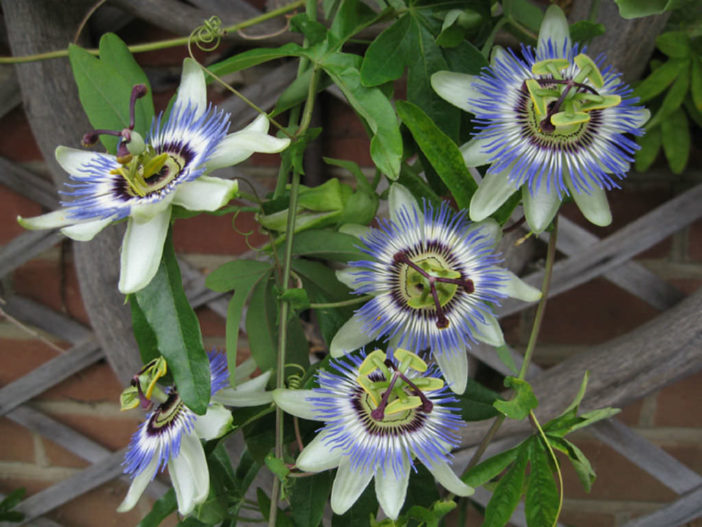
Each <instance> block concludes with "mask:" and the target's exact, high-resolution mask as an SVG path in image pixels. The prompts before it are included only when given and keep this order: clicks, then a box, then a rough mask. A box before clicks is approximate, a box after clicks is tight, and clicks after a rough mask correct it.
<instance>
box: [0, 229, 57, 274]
mask: <svg viewBox="0 0 702 527" xmlns="http://www.w3.org/2000/svg"><path fill="white" fill-rule="evenodd" d="M63 239H64V236H63V235H62V234H61V233H60V232H59V231H53V230H51V231H28V232H25V233H22V234H20V235H19V236H16V237H15V238H13V239H12V240H11V241H10V242H9V243H7V244H6V245H5V246H4V247H2V249H0V276H5V275H7V274H9V273H11V272H12V271H14V270H15V269H17V268H18V267H20V266H21V265H23V264H25V263H26V262H28V261H29V260H32V259H33V258H35V257H37V256H39V255H40V254H41V253H43V252H44V251H46V250H47V249H49V248H51V247H53V246H54V245H56V244H57V243H58V242H60V241H61V240H63Z"/></svg>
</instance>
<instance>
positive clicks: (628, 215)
mask: <svg viewBox="0 0 702 527" xmlns="http://www.w3.org/2000/svg"><path fill="white" fill-rule="evenodd" d="M671 197H672V195H671V194H670V192H669V191H666V190H663V191H661V190H646V191H641V190H639V191H635V192H634V191H632V190H629V189H623V190H613V191H610V192H608V193H607V199H608V200H609V205H610V208H611V209H612V224H611V225H609V226H607V227H597V226H595V225H593V224H591V223H590V222H588V221H587V220H586V219H585V218H584V216H583V215H582V213H581V212H580V211H579V210H578V207H577V205H575V203H573V202H570V203H568V204H566V205H565V206H564V207H563V208H562V209H561V210H562V211H563V214H564V215H565V216H567V217H568V218H569V219H570V220H572V221H574V222H575V223H577V224H579V225H580V226H581V227H584V228H586V229H587V230H589V231H590V232H592V233H593V234H596V235H597V236H599V237H600V238H604V237H606V236H609V235H610V234H613V233H614V232H616V231H618V230H619V229H621V228H622V227H623V226H625V225H627V224H628V223H631V222H632V221H634V220H636V219H638V218H640V217H641V216H644V215H645V214H646V213H647V212H649V211H651V210H653V209H655V208H656V207H658V206H659V205H662V204H663V203H665V202H666V201H668V200H669V199H670V198H671ZM671 244H672V241H671V239H670V238H666V239H665V240H663V241H661V242H660V243H658V244H656V245H654V246H653V247H651V248H649V249H647V250H645V251H643V252H641V253H640V254H638V255H637V258H666V257H668V256H669V255H670V248H671Z"/></svg>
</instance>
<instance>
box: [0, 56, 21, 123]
mask: <svg viewBox="0 0 702 527" xmlns="http://www.w3.org/2000/svg"><path fill="white" fill-rule="evenodd" d="M20 102H22V96H21V95H20V87H19V84H18V83H17V77H15V70H14V69H13V68H12V67H11V66H2V67H0V117H3V116H4V115H5V114H7V113H8V112H9V111H10V110H12V109H13V108H14V107H15V106H17V105H18V104H19V103H20Z"/></svg>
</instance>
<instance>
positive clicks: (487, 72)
mask: <svg viewBox="0 0 702 527" xmlns="http://www.w3.org/2000/svg"><path fill="white" fill-rule="evenodd" d="M585 51H586V49H585V47H579V46H578V45H572V43H571V40H570V35H569V29H568V22H567V21H566V19H565V16H564V15H563V12H562V11H561V10H560V8H558V7H557V6H551V7H549V8H548V10H547V11H546V15H545V17H544V20H543V23H542V24H541V29H540V31H539V39H538V43H537V46H536V50H534V49H532V48H530V47H528V46H524V47H522V57H521V58H520V57H518V56H517V55H516V54H515V53H514V52H512V51H504V50H501V49H499V48H496V50H495V52H494V54H493V57H492V62H491V65H490V67H488V68H485V69H483V72H482V73H481V74H480V75H478V76H475V75H466V74H461V73H452V72H448V71H442V72H437V73H435V74H434V75H433V76H432V79H431V82H432V86H433V87H434V90H435V91H436V92H437V93H438V94H439V95H440V96H441V97H443V98H444V99H446V100H447V101H448V102H450V103H452V104H454V105H455V106H458V107H459V108H461V109H463V110H465V111H467V112H470V113H472V114H474V115H475V124H476V129H477V130H478V132H477V133H476V134H475V136H474V137H473V139H472V140H471V141H469V142H468V143H466V144H465V145H463V146H462V147H461V150H462V153H463V157H464V159H465V161H466V164H467V165H468V166H473V167H475V166H481V165H487V164H489V165H490V166H489V168H488V169H487V173H486V174H485V178H484V179H483V181H482V182H481V184H480V186H479V188H478V190H477V192H476V193H475V194H474V195H473V198H472V200H471V203H470V217H471V219H473V220H474V221H481V220H483V219H485V218H487V217H488V216H489V215H491V214H492V213H493V212H494V211H496V210H497V209H498V208H499V207H500V206H501V205H502V204H503V203H504V202H505V201H506V200H507V198H509V197H510V196H511V195H512V194H513V193H514V192H515V191H517V190H518V189H520V188H521V190H522V198H523V201H524V213H525V216H526V220H527V223H528V224H529V226H530V227H531V229H532V230H533V231H534V232H537V233H538V232H541V231H543V230H544V229H545V228H546V227H547V226H548V225H549V224H550V223H551V220H552V219H553V217H554V216H555V214H556V212H557V211H558V208H559V207H560V204H561V201H562V200H563V199H564V198H565V197H566V196H568V195H570V196H572V197H573V199H574V200H575V203H576V204H577V205H578V207H579V208H580V210H581V212H582V213H583V215H584V216H585V217H586V218H587V219H588V220H589V221H591V222H592V223H594V224H596V225H608V224H609V223H611V221H612V215H611V212H610V210H609V204H608V202H607V196H606V194H605V190H610V189H612V188H615V187H619V185H618V181H619V180H621V179H622V178H624V177H625V176H626V173H627V172H628V170H629V168H630V165H631V163H632V161H633V154H634V152H635V151H636V150H637V149H638V146H637V145H636V143H635V142H634V140H633V137H632V136H638V135H642V134H643V130H642V129H641V127H642V126H643V124H644V123H645V122H646V121H647V120H648V118H649V117H650V113H649V112H648V110H646V109H645V108H643V107H641V106H636V102H637V99H635V98H632V97H631V89H630V88H629V86H627V85H626V84H625V83H623V82H622V81H621V80H620V79H619V75H618V74H617V73H615V71H614V70H613V69H612V68H611V67H610V66H607V67H604V68H603V59H602V58H598V59H596V60H592V59H591V58H590V57H588V56H587V55H586V54H585Z"/></svg>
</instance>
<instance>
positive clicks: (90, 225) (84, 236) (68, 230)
mask: <svg viewBox="0 0 702 527" xmlns="http://www.w3.org/2000/svg"><path fill="white" fill-rule="evenodd" d="M110 223H112V219H111V218H107V219H106V220H95V221H86V222H84V223H76V224H75V225H70V226H68V227H64V228H63V229H61V232H62V233H63V234H64V236H68V237H69V238H70V239H71V240H76V241H79V242H87V241H90V240H92V239H93V238H94V237H95V235H96V234H97V233H98V232H100V231H101V230H102V229H104V228H105V227H107V226H108V225H109V224H110Z"/></svg>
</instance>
